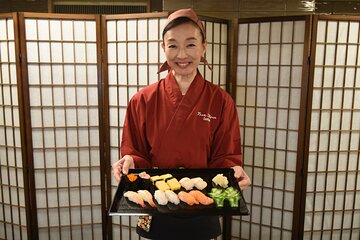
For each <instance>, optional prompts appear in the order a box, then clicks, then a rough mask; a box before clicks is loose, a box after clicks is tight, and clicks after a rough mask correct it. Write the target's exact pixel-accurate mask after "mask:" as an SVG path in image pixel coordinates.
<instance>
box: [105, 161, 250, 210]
mask: <svg viewBox="0 0 360 240" xmlns="http://www.w3.org/2000/svg"><path fill="white" fill-rule="evenodd" d="M143 171H145V172H146V173H148V174H149V175H150V176H155V175H162V174H166V173H170V174H172V175H173V177H175V178H177V179H178V180H180V179H181V178H183V177H189V178H193V177H201V178H202V179H203V180H204V181H206V182H207V187H206V188H205V189H204V190H203V192H204V191H205V192H206V193H208V192H210V190H211V188H212V187H213V185H212V181H211V180H212V178H213V177H215V176H216V175H217V174H219V173H222V174H224V176H226V177H227V179H228V181H229V186H232V187H234V188H235V189H237V190H239V192H240V200H239V207H236V208H232V207H230V206H229V205H228V203H227V201H225V202H224V207H221V208H220V207H216V205H215V203H213V204H211V205H208V206H204V205H201V204H198V205H193V206H189V205H187V204H186V203H184V202H181V201H180V204H179V205H174V204H172V203H168V204H167V205H165V206H161V205H158V204H157V203H156V200H155V198H154V199H153V200H154V202H155V204H156V207H155V208H153V207H150V206H149V205H148V204H147V203H146V207H145V208H143V207H141V206H140V205H138V204H135V203H132V202H130V201H129V200H128V199H127V198H125V197H123V193H124V192H125V191H127V190H135V191H136V190H137V189H128V188H129V186H125V185H127V184H126V181H125V179H122V180H121V181H120V183H119V185H118V188H117V190H116V193H115V195H114V198H113V201H112V203H111V207H110V210H109V215H110V216H121V215H126V216H129V215H130V216H131V215H134V216H136V215H138V216H139V215H158V214H176V215H186V216H191V215H249V210H248V208H247V206H246V202H245V200H244V197H243V194H242V192H241V191H240V189H239V185H238V183H237V181H236V179H235V178H234V170H233V169H232V168H192V169H179V168H176V169H130V171H129V173H140V172H143ZM124 177H125V176H123V178H124ZM132 188H133V187H132ZM141 188H144V187H139V189H141ZM145 188H148V189H147V190H149V191H150V192H151V193H152V194H154V192H155V190H156V187H155V186H154V185H152V184H149V186H148V187H145ZM180 190H184V189H182V188H181V189H180ZM180 190H178V191H180ZM178 191H175V192H178Z"/></svg>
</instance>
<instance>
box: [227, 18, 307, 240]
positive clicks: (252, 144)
mask: <svg viewBox="0 0 360 240" xmlns="http://www.w3.org/2000/svg"><path fill="white" fill-rule="evenodd" d="M239 21H240V22H239V26H238V45H237V49H238V51H237V53H238V54H237V68H236V71H237V79H236V85H235V88H236V103H237V106H238V112H239V115H240V125H241V131H242V143H243V156H244V165H245V170H246V171H247V173H248V174H249V176H250V177H251V178H252V186H251V187H250V188H249V189H248V190H246V191H244V197H245V199H246V200H247V202H248V203H249V208H250V212H251V214H250V216H249V217H242V218H233V224H232V235H233V236H234V237H236V238H241V239H242V238H245V239H291V237H292V224H293V221H294V196H295V180H296V166H297V161H299V160H300V161H301V159H297V158H298V157H297V151H298V138H299V134H300V131H299V121H303V120H301V116H300V100H301V94H303V93H302V88H301V86H302V75H303V74H302V72H303V59H304V55H305V54H307V53H306V41H305V34H306V31H307V27H306V26H307V22H308V21H307V18H305V17H296V18H290V17H288V18H274V19H270V18H269V19H259V20H256V19H253V20H239ZM305 56H307V55H305ZM305 59H306V57H305ZM305 81H306V80H305Z"/></svg>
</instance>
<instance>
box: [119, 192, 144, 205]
mask: <svg viewBox="0 0 360 240" xmlns="http://www.w3.org/2000/svg"><path fill="white" fill-rule="evenodd" d="M124 197H126V198H128V199H129V200H130V201H132V202H134V203H136V204H139V205H141V206H142V207H145V203H144V200H143V199H142V197H141V196H140V195H139V194H138V193H137V192H134V191H127V192H125V193H124Z"/></svg>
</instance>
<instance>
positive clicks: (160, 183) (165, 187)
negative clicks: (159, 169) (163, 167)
mask: <svg viewBox="0 0 360 240" xmlns="http://www.w3.org/2000/svg"><path fill="white" fill-rule="evenodd" d="M155 186H156V187H157V188H158V189H159V190H161V191H166V190H169V189H170V187H169V185H168V184H167V183H166V182H165V181H164V180H158V181H156V182H155Z"/></svg>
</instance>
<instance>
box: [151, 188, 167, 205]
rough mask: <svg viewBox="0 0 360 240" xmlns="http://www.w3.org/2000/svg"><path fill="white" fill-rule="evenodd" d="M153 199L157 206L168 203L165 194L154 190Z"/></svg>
mask: <svg viewBox="0 0 360 240" xmlns="http://www.w3.org/2000/svg"><path fill="white" fill-rule="evenodd" d="M154 197H155V200H156V201H157V202H158V204H159V205H166V204H167V203H168V199H167V197H166V195H165V193H164V192H163V191H161V190H156V191H155V193H154Z"/></svg>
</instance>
